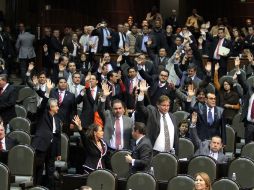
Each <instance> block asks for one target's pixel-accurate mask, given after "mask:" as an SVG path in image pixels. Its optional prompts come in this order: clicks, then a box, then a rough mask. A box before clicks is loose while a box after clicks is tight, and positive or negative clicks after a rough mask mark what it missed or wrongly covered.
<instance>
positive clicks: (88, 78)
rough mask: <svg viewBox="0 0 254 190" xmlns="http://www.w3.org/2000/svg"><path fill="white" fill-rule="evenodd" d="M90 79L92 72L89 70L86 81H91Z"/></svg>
mask: <svg viewBox="0 0 254 190" xmlns="http://www.w3.org/2000/svg"><path fill="white" fill-rule="evenodd" d="M90 79H91V72H88V73H87V75H86V78H85V81H86V82H89V81H90Z"/></svg>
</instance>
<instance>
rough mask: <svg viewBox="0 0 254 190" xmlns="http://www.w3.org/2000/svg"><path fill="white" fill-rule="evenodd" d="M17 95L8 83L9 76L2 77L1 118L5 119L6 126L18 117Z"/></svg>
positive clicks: (0, 77) (0, 79)
mask: <svg viewBox="0 0 254 190" xmlns="http://www.w3.org/2000/svg"><path fill="white" fill-rule="evenodd" d="M15 104H16V93H15V89H14V87H13V86H11V85H10V84H9V83H8V82H7V75H6V74H1V75H0V117H2V119H3V123H4V126H5V127H6V125H7V124H8V123H9V121H10V120H11V119H12V118H14V117H16V112H15Z"/></svg>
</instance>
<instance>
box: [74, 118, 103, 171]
mask: <svg viewBox="0 0 254 190" xmlns="http://www.w3.org/2000/svg"><path fill="white" fill-rule="evenodd" d="M73 122H74V123H75V124H76V126H77V128H78V130H79V133H80V135H81V139H82V143H83V146H84V147H85V152H86V160H85V164H84V165H83V166H84V171H85V173H91V172H92V171H93V170H96V169H99V168H104V159H103V157H104V156H105V154H106V152H107V145H106V143H105V142H104V141H103V140H102V138H103V134H104V132H103V128H102V127H101V126H99V125H96V124H92V125H90V126H89V127H88V129H87V131H86V133H84V132H83V131H82V125H81V120H80V119H79V117H78V116H77V115H76V116H75V117H74V119H73Z"/></svg>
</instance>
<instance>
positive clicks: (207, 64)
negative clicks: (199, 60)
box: [205, 61, 212, 73]
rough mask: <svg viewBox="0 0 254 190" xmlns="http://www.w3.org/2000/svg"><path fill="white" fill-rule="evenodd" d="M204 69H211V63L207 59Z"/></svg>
mask: <svg viewBox="0 0 254 190" xmlns="http://www.w3.org/2000/svg"><path fill="white" fill-rule="evenodd" d="M205 70H206V71H207V72H208V73H210V72H211V70H212V63H211V62H210V61H207V63H206V65H205Z"/></svg>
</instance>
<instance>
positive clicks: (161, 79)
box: [139, 69, 175, 110]
mask: <svg viewBox="0 0 254 190" xmlns="http://www.w3.org/2000/svg"><path fill="white" fill-rule="evenodd" d="M139 74H140V75H141V77H142V78H143V79H145V80H146V81H147V83H148V85H149V86H150V88H149V89H148V95H149V97H150V100H151V105H153V106H156V102H157V100H158V98H159V97H160V96H162V95H166V96H168V97H169V99H170V101H171V102H174V99H175V86H174V84H173V83H169V82H168V77H169V71H168V70H166V69H163V70H161V72H160V74H159V75H152V76H151V75H149V74H148V73H146V72H145V71H144V70H143V69H141V70H139ZM170 110H172V109H170Z"/></svg>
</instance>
